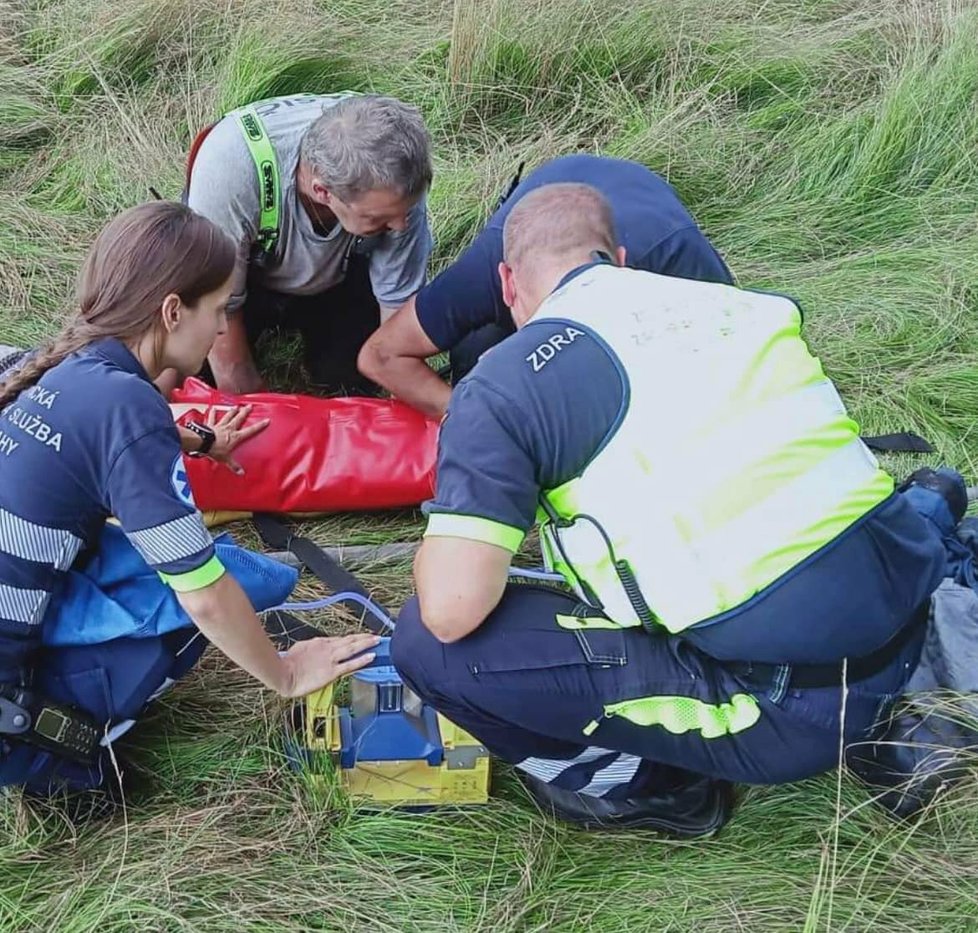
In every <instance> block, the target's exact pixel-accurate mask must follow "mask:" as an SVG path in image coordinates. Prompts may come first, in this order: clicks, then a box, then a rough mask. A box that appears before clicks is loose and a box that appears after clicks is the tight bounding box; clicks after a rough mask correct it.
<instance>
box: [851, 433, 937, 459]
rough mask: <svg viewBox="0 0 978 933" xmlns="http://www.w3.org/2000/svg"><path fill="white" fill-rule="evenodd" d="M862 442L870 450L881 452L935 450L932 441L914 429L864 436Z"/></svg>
mask: <svg viewBox="0 0 978 933" xmlns="http://www.w3.org/2000/svg"><path fill="white" fill-rule="evenodd" d="M862 442H863V443H864V444H865V445H866V446H867V447H868V448H869V449H870V450H875V451H878V452H880V453H905V454H932V453H933V452H934V448H933V447H932V446H931V445H930V443H929V442H928V441H926V440H924V438H922V437H921V436H920V435H919V434H914V433H913V431H898V432H896V433H895V434H875V435H868V436H864V437H863V438H862Z"/></svg>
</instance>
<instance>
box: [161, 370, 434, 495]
mask: <svg viewBox="0 0 978 933" xmlns="http://www.w3.org/2000/svg"><path fill="white" fill-rule="evenodd" d="M235 405H251V406H252V409H251V414H250V415H249V417H248V422H247V423H251V422H252V421H253V420H257V419H261V418H269V419H270V423H269V425H268V427H267V428H265V430H264V431H261V432H259V433H258V434H256V435H255V436H254V437H252V438H250V439H249V440H247V441H245V442H244V443H243V444H242V445H241V446H240V447H238V448H237V449H236V450H235V451H234V454H233V456H234V459H235V460H237V462H238V463H240V464H241V466H242V467H243V468H244V471H245V472H244V475H243V476H237V475H235V474H234V473H232V472H231V470H229V469H228V468H227V467H226V466H225V465H224V464H221V463H217V462H216V461H214V460H211V459H210V458H208V457H187V456H185V457H184V464H185V466H186V469H187V476H188V478H189V481H190V488H191V491H192V492H193V496H194V500H195V502H196V503H197V508H199V509H200V510H201V511H208V510H222V511H242V512H336V511H359V510H363V509H386V508H396V507H398V506H411V505H417V504H418V503H420V502H423V501H424V500H425V499H430V498H431V497H432V495H433V494H434V482H435V459H436V454H437V447H438V423H437V422H436V421H432V420H431V419H429V418H426V417H425V416H424V415H422V414H421V413H420V412H418V411H416V410H415V409H413V408H411V406H410V405H407V404H405V403H404V402H399V401H393V400H387V399H367V398H313V397H312V396H308V395H282V394H279V393H276V392H256V393H253V394H251V395H231V394H229V393H227V392H219V391H218V390H216V389H212V388H211V387H210V386H208V385H206V384H205V383H203V382H201V381H200V380H199V379H187V380H186V381H185V382H184V384H183V387H182V388H179V389H176V390H175V391H174V392H173V395H172V397H171V408H173V411H174V416H175V417H176V420H177V423H178V424H185V423H186V422H187V421H193V420H197V421H202V420H203V419H204V418H205V417H206V415H207V412H208V411H209V410H210V409H211V408H212V407H216V408H217V409H218V411H220V410H221V409H227V408H231V407H233V406H235Z"/></svg>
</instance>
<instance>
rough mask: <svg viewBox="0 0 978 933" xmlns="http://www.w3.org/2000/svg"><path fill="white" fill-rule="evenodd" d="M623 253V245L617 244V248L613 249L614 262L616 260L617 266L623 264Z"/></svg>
mask: <svg viewBox="0 0 978 933" xmlns="http://www.w3.org/2000/svg"><path fill="white" fill-rule="evenodd" d="M625 255H626V254H625V247H624V246H619V247H618V249H616V250H615V262H617V263H618V265H619V266H623V265H625Z"/></svg>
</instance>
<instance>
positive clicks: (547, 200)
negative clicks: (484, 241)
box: [503, 182, 618, 270]
mask: <svg viewBox="0 0 978 933" xmlns="http://www.w3.org/2000/svg"><path fill="white" fill-rule="evenodd" d="M617 245H618V240H617V237H616V236H615V221H614V218H613V217H612V214H611V205H610V204H608V202H607V201H606V200H605V199H604V197H603V195H602V194H601V193H600V192H599V191H597V190H596V189H595V188H592V187H591V186H590V185H581V184H575V183H572V182H558V183H555V184H552V185H543V186H542V187H540V188H537V189H536V190H534V191H531V192H530V193H529V194H528V195H526V196H525V197H523V198H520V200H519V202H518V203H517V204H516V206H515V207H514V208H513V209H512V211H510V213H509V216H508V217H507V218H506V223H505V225H504V227H503V261H504V262H505V263H506V264H507V265H508V266H510V267H511V268H513V269H517V270H519V269H522V268H524V267H540V266H552V265H556V264H561V265H563V264H564V263H570V264H572V265H571V267H573V266H577V265H580V264H582V263H585V262H588V261H589V260H590V256H591V252H592V251H593V250H601V251H602V252H605V253H607V254H608V255H609V256H613V255H614V253H615V248H616V247H617Z"/></svg>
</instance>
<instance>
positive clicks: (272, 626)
mask: <svg viewBox="0 0 978 933" xmlns="http://www.w3.org/2000/svg"><path fill="white" fill-rule="evenodd" d="M262 625H263V626H264V628H265V631H266V632H267V633H268V637H269V638H271V639H272V641H274V642H275V643H276V645H277V646H278V647H279V648H280V649H281V650H283V651H284V650H285V649H287V648H291V647H292V645H294V644H295V643H296V642H297V641H308V640H309V639H310V638H319V637H320V636H321V635H322V634H323V633H322V632H321V631H320V630H319V629H318V628H315V627H314V626H312V625H308V624H307V623H305V622H303V621H302V620H301V619H297V618H296V617H295V616H294V615H292V613H291V612H286V611H285V610H284V609H276V610H275V611H274V612H266V613H265V614H264V616H263V617H262Z"/></svg>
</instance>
